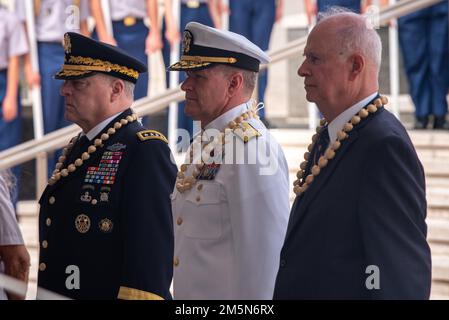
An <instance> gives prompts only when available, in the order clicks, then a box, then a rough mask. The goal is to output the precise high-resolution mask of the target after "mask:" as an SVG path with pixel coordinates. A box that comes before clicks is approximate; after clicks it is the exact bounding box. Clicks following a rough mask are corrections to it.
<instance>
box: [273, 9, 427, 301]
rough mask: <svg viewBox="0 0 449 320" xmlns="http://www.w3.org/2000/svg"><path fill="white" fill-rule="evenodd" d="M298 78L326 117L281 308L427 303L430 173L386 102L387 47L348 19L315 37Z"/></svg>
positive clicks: (284, 256)
mask: <svg viewBox="0 0 449 320" xmlns="http://www.w3.org/2000/svg"><path fill="white" fill-rule="evenodd" d="M304 56H305V61H304V63H303V64H302V65H301V67H300V68H299V70H298V74H299V75H300V76H301V77H304V79H305V80H304V83H305V88H306V92H307V100H309V101H312V102H315V103H316V104H317V105H318V108H319V109H320V111H321V112H322V114H323V115H324V120H323V121H322V126H321V127H320V128H319V129H318V130H317V131H318V133H317V135H315V136H314V137H313V143H312V145H311V146H309V151H310V152H307V153H306V154H305V159H306V161H304V162H303V163H302V164H301V170H300V171H299V172H298V180H297V181H295V183H294V185H295V187H294V191H295V193H296V194H297V197H296V199H295V202H294V204H293V207H292V210H291V215H290V220H289V225H288V229H287V234H286V238H285V242H284V245H283V248H282V251H281V257H280V267H279V271H278V275H277V279H276V285H275V292H274V298H275V299H428V298H429V294H430V285H431V257H430V250H429V246H428V244H427V242H426V233H427V227H426V223H425V218H426V197H425V181H424V172H423V168H422V165H421V163H420V161H419V159H418V157H417V154H416V151H415V149H414V147H413V144H412V142H411V141H410V138H409V136H408V135H407V132H406V130H405V129H404V127H403V126H402V124H401V123H400V122H399V121H398V120H397V119H396V118H395V117H394V116H393V115H392V114H391V113H390V112H388V111H387V110H386V109H384V106H383V105H384V104H386V102H387V101H386V98H384V97H380V96H379V94H378V80H377V79H378V74H379V67H380V60H381V58H380V57H381V41H380V38H379V36H378V35H377V33H376V31H375V30H374V29H373V28H371V27H370V26H369V25H367V22H366V21H365V20H364V18H363V17H362V16H359V15H357V14H355V13H349V12H340V13H337V14H334V15H330V16H327V17H325V18H323V19H322V20H321V21H320V22H319V23H318V24H317V26H316V27H315V28H314V29H313V30H312V32H311V34H310V35H309V38H308V40H307V45H306V47H305V50H304Z"/></svg>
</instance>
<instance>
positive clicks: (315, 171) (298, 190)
mask: <svg viewBox="0 0 449 320" xmlns="http://www.w3.org/2000/svg"><path fill="white" fill-rule="evenodd" d="M387 103H388V99H387V97H384V96H381V97H380V98H378V99H376V100H374V102H373V103H372V104H369V105H368V106H367V107H366V108H363V109H362V110H360V111H359V112H358V113H357V114H356V115H354V116H353V117H352V118H351V120H350V121H348V122H347V123H346V124H345V125H344V127H343V129H342V130H341V131H339V132H338V133H337V139H336V140H335V142H333V143H332V144H331V145H330V146H329V147H328V148H327V149H326V151H325V153H324V155H323V156H321V157H320V158H319V160H318V163H316V164H314V165H313V166H312V168H311V170H310V174H309V175H308V176H307V177H304V175H305V170H306V168H307V166H308V163H309V159H310V156H311V154H310V152H312V150H313V148H314V146H315V143H316V142H317V140H318V137H319V134H320V133H321V131H323V128H324V126H325V125H326V124H327V122H326V120H321V122H320V126H319V127H317V129H316V132H317V133H316V134H314V135H313V137H312V143H311V144H310V145H309V146H308V147H307V149H308V152H306V153H305V154H304V160H305V161H303V162H302V163H301V165H300V170H299V171H298V172H297V174H296V177H297V178H298V180H296V181H295V182H294V183H293V192H294V193H295V194H296V195H297V196H299V195H301V194H302V193H304V192H306V191H307V189H308V188H309V187H310V185H311V184H312V182H313V181H314V180H315V179H316V177H317V176H318V175H319V174H320V172H321V171H322V170H323V169H324V168H325V167H326V166H327V165H328V163H329V161H331V160H332V159H333V158H335V153H336V152H337V150H338V149H340V147H341V142H342V141H343V140H345V139H347V138H348V137H349V133H350V132H351V131H352V130H353V129H354V126H357V125H358V124H359V123H360V122H361V121H362V119H365V118H366V117H368V115H369V114H370V113H375V112H377V110H378V109H379V108H380V107H382V106H383V105H386V104H387Z"/></svg>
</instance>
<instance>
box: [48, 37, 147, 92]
mask: <svg viewBox="0 0 449 320" xmlns="http://www.w3.org/2000/svg"><path fill="white" fill-rule="evenodd" d="M64 51H65V59H64V64H63V65H62V68H61V70H60V71H59V72H58V73H56V75H55V79H61V80H70V79H80V78H85V77H89V76H91V75H93V74H95V73H96V72H102V73H106V74H108V75H111V76H113V77H117V78H120V79H123V80H127V81H130V82H132V83H136V82H137V79H138V78H139V73H143V72H146V71H147V67H146V66H145V65H144V64H143V63H141V62H140V61H138V60H137V59H135V58H133V57H131V56H129V55H128V54H127V53H125V52H124V51H122V50H121V49H119V48H117V47H114V46H111V45H109V44H106V43H103V42H100V41H96V40H93V39H90V38H87V37H85V36H83V35H81V34H78V33H74V32H68V33H66V34H65V35H64Z"/></svg>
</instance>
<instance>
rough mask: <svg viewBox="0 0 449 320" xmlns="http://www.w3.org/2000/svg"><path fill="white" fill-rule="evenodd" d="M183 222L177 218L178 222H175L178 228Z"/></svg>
mask: <svg viewBox="0 0 449 320" xmlns="http://www.w3.org/2000/svg"><path fill="white" fill-rule="evenodd" d="M183 222H184V220H182V218H181V217H179V218H178V221H176V223H177V224H178V226H180V225H181V224H182V223H183Z"/></svg>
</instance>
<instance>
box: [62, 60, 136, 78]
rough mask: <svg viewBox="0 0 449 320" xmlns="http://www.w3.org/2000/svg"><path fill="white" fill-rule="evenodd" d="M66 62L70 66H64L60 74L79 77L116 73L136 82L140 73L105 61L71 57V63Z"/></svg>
mask: <svg viewBox="0 0 449 320" xmlns="http://www.w3.org/2000/svg"><path fill="white" fill-rule="evenodd" d="M66 62H67V63H70V64H64V65H63V66H62V71H61V73H60V74H62V75H77V74H78V75H79V74H84V73H87V72H91V71H104V72H111V71H114V72H118V73H121V74H124V75H127V76H128V77H131V78H134V79H136V80H137V79H138V78H139V72H138V71H136V70H134V69H130V68H127V67H124V66H121V65H118V64H114V63H111V62H109V61H105V60H100V59H92V58H85V57H79V56H71V57H70V58H69V61H66Z"/></svg>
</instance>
